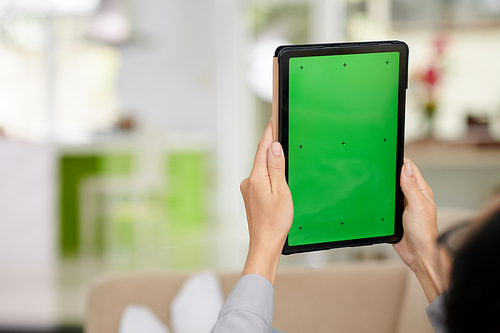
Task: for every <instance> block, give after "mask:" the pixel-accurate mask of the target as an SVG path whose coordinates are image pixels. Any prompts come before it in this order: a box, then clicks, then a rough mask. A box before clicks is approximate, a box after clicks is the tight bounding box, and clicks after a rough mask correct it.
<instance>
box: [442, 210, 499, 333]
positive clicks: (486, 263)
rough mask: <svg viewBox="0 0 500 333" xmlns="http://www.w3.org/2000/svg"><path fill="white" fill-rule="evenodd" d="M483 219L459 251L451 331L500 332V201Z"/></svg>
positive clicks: (451, 297) (451, 295) (450, 312)
mask: <svg viewBox="0 0 500 333" xmlns="http://www.w3.org/2000/svg"><path fill="white" fill-rule="evenodd" d="M488 210H489V211H488ZM480 219H481V220H482V221H481V222H479V223H481V226H480V227H479V228H477V230H476V231H475V232H474V233H473V235H471V237H470V239H469V240H468V241H467V242H466V244H465V245H464V246H463V247H462V248H460V249H459V250H458V251H457V253H456V255H455V260H454V263H453V270H452V274H451V288H450V291H449V293H448V295H447V300H446V304H447V305H446V307H447V314H448V315H447V326H448V330H449V332H450V333H458V332H482V333H488V332H500V319H499V317H498V315H499V314H500V205H498V204H490V205H489V207H488V209H487V211H486V212H483V213H482V214H481V215H480Z"/></svg>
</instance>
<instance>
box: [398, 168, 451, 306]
mask: <svg viewBox="0 0 500 333" xmlns="http://www.w3.org/2000/svg"><path fill="white" fill-rule="evenodd" d="M401 189H402V190H403V193H404V195H405V198H406V202H407V205H406V208H405V211H404V213H403V226H404V236H403V239H402V240H401V241H400V242H399V243H398V244H394V249H395V250H396V252H397V253H398V254H399V256H400V257H401V259H402V260H403V261H404V263H405V264H406V265H408V267H410V268H411V270H412V271H413V272H414V273H415V275H416V276H417V278H418V280H419V282H420V284H421V285H422V288H423V289H424V292H425V294H426V296H427V299H428V300H429V302H432V301H433V300H434V299H435V298H436V297H437V296H439V295H440V294H442V293H443V292H444V291H445V290H447V289H448V287H449V276H450V269H451V260H450V258H449V257H448V255H447V254H446V251H445V250H444V249H443V248H442V247H440V246H439V245H438V244H437V238H438V236H439V235H438V230H437V212H436V205H435V204H434V195H433V193H432V190H431V188H430V187H429V185H427V183H426V182H425V180H424V178H423V177H422V175H421V174H420V171H419V170H418V168H417V167H416V166H415V165H414V164H413V162H412V161H410V160H409V159H407V158H406V159H405V163H404V166H403V169H402V171H401Z"/></svg>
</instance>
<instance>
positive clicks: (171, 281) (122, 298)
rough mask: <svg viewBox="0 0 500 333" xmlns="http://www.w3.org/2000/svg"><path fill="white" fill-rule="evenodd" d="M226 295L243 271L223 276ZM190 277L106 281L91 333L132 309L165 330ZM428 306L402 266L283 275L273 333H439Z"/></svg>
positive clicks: (99, 284)
mask: <svg viewBox="0 0 500 333" xmlns="http://www.w3.org/2000/svg"><path fill="white" fill-rule="evenodd" d="M217 275H218V277H219V279H220V282H221V285H222V289H223V292H224V294H225V295H226V296H227V295H228V294H229V292H230V291H231V289H232V288H233V286H234V285H235V284H236V282H237V281H238V279H239V278H240V273H239V272H220V273H218V274H217ZM188 276H189V273H170V272H150V273H134V274H123V273H121V274H117V273H114V274H106V275H104V276H101V277H99V278H98V279H97V280H95V281H94V283H93V284H92V285H91V287H90V292H89V294H88V297H87V303H86V315H85V316H86V317H85V332H87V333H104V332H106V333H110V332H118V325H119V321H120V316H121V313H122V311H123V309H124V308H125V307H126V306H127V305H128V304H140V305H145V306H148V307H149V308H150V309H151V310H153V311H154V312H155V313H156V315H157V316H158V317H159V318H160V319H161V320H162V321H163V322H164V323H165V324H167V325H169V322H170V318H169V316H170V314H169V306H170V302H171V300H172V299H173V298H174V297H175V295H176V293H177V291H178V290H179V288H180V286H181V285H182V283H183V282H184V281H185V280H186V279H187V277H188ZM427 305H428V302H427V299H426V297H425V295H424V293H423V291H422V288H421V287H420V285H419V284H418V281H417V280H416V278H415V277H414V275H413V273H412V272H411V271H410V270H409V269H408V268H407V267H406V266H405V265H404V264H402V263H401V262H391V261H389V262H387V261H374V262H369V263H351V264H342V265H340V264H337V265H332V266H328V267H326V268H322V269H310V268H297V269H286V268H284V269H281V268H280V270H279V271H278V274H277V277H276V282H275V304H274V318H273V327H275V328H277V329H279V330H281V331H283V332H286V333H298V332H316V333H321V332H335V333H342V332H349V333H355V332H370V333H378V332H380V333H392V332H394V333H412V332H419V333H426V332H433V329H432V326H431V325H430V323H429V320H428V319H427V316H426V314H425V308H426V307H427Z"/></svg>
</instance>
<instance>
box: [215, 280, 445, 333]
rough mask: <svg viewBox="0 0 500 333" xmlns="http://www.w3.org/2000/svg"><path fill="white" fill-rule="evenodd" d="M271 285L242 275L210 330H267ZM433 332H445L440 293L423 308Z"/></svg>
mask: <svg viewBox="0 0 500 333" xmlns="http://www.w3.org/2000/svg"><path fill="white" fill-rule="evenodd" d="M273 304H274V288H273V286H272V285H271V283H270V282H269V281H268V280H267V279H266V278H265V277H262V276H260V275H256V274H249V275H245V276H243V277H242V278H241V279H240V280H239V281H238V283H237V284H236V286H234V288H233V290H232V291H231V293H230V294H229V296H228V297H227V299H226V303H225V304H224V306H223V307H222V309H221V311H220V314H219V319H218V320H217V323H216V324H215V328H214V331H213V332H214V333H234V332H238V333H247V332H248V333H259V332H262V333H264V332H267V333H269V332H271V329H272V327H271V325H272V322H273ZM426 312H427V316H428V317H429V320H430V321H431V324H432V326H433V327H434V330H435V331H436V333H446V332H447V330H446V327H445V314H444V297H443V295H440V296H439V297H438V298H436V299H435V300H434V301H433V302H432V303H431V304H429V306H428V307H427V309H426Z"/></svg>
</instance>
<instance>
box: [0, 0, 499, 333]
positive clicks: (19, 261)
mask: <svg viewBox="0 0 500 333" xmlns="http://www.w3.org/2000/svg"><path fill="white" fill-rule="evenodd" d="M385 39H400V40H403V41H405V42H406V43H408V45H409V47H410V87H409V90H408V92H407V97H408V98H407V122H406V142H407V146H406V156H408V157H410V158H412V159H413V161H414V162H415V163H416V164H417V165H418V166H419V167H420V169H421V171H422V173H423V175H424V177H425V178H426V180H427V181H428V182H429V184H430V185H431V187H433V189H434V191H435V199H436V204H437V206H438V209H439V216H440V217H446V216H451V215H453V216H455V215H456V216H460V217H463V216H467V215H468V214H469V215H470V214H472V213H473V212H474V211H475V210H477V209H478V208H479V207H480V206H481V205H482V203H483V202H484V201H485V200H486V199H487V198H488V197H490V196H491V195H492V194H493V193H494V192H495V191H498V189H499V188H500V143H499V140H500V61H499V59H500V2H499V1H497V0H293V1H285V0H266V1H264V0H190V1H181V0H164V1H158V0H141V1H139V0H0V332H4V331H5V332H6V331H16V330H17V331H23V332H41V331H46V332H48V331H50V330H51V329H52V330H53V329H54V328H58V329H57V331H61V332H62V331H68V332H72V331H74V332H80V331H81V325H82V321H83V316H84V307H85V293H86V291H87V290H88V287H89V283H90V281H91V280H92V279H93V278H95V277H96V276H98V275H99V274H101V273H103V272H108V271H126V272H133V271H145V270H146V271H154V270H169V271H196V270H206V269H211V270H225V271H237V270H240V269H241V268H242V266H243V263H244V259H245V256H246V250H247V245H248V236H247V226H246V218H245V212H244V206H243V201H242V199H241V195H240V193H239V183H240V182H241V180H243V179H244V178H245V177H247V175H248V174H249V171H250V170H251V167H252V161H253V155H254V152H255V149H256V146H257V143H258V140H259V139H260V136H261V134H262V132H263V130H264V127H265V125H266V123H267V122H268V121H269V118H270V116H271V87H272V56H273V54H274V49H275V48H276V47H277V46H278V45H280V44H287V43H316V42H341V41H364V40H385ZM359 260H398V258H397V255H395V254H394V253H393V250H392V248H391V246H389V245H377V246H370V247H365V248H358V249H340V250H335V251H327V252H319V253H314V254H302V255H294V256H291V257H284V258H283V259H282V266H284V267H287V266H308V267H323V266H325V265H327V264H329V263H331V262H345V261H359Z"/></svg>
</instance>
